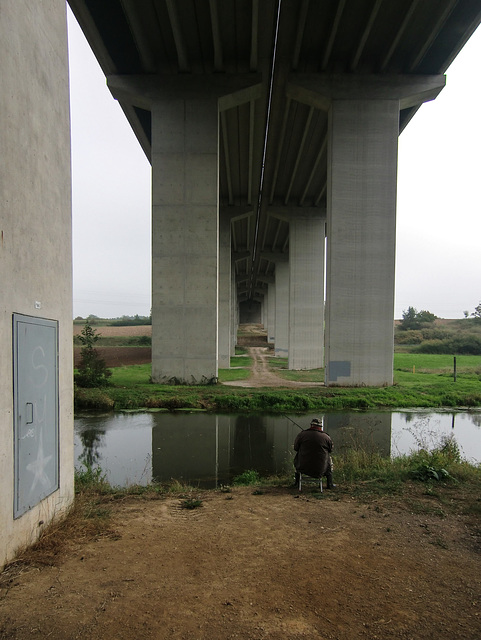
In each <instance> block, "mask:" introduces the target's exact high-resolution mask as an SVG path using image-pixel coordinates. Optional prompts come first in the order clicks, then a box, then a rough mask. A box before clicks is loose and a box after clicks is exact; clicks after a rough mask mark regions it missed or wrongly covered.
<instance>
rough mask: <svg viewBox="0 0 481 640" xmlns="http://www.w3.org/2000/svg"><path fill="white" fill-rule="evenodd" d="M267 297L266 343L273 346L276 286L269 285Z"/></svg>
mask: <svg viewBox="0 0 481 640" xmlns="http://www.w3.org/2000/svg"><path fill="white" fill-rule="evenodd" d="M268 291H269V292H268V294H267V295H268V297H267V306H268V309H269V312H268V313H269V317H268V322H267V342H268V343H269V344H274V343H275V341H276V337H275V336H276V285H275V284H274V283H272V284H269V290H268Z"/></svg>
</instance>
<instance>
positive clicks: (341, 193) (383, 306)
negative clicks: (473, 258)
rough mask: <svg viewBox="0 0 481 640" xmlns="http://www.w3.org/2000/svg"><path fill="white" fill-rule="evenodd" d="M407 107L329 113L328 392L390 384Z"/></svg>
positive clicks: (346, 103)
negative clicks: (401, 130)
mask: <svg viewBox="0 0 481 640" xmlns="http://www.w3.org/2000/svg"><path fill="white" fill-rule="evenodd" d="M398 121H399V102H398V101H397V100H333V101H332V104H331V108H330V112H329V160H328V167H329V169H328V205H327V239H328V240H327V268H326V273H327V280H326V283H327V284H326V289H327V291H326V293H327V296H326V298H327V305H326V376H325V381H326V385H347V386H355V385H360V384H363V385H390V384H392V379H393V373H392V371H393V339H394V338H393V334H394V329H393V325H394V266H395V255H394V252H395V222H396V176H397V140H398Z"/></svg>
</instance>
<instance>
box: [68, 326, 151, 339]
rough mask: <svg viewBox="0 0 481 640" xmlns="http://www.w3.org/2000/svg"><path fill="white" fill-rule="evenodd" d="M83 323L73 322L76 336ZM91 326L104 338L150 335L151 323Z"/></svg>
mask: <svg viewBox="0 0 481 640" xmlns="http://www.w3.org/2000/svg"><path fill="white" fill-rule="evenodd" d="M82 328H83V325H81V324H74V325H73V335H74V336H78V335H79V334H80V332H81V331H82ZM93 328H94V329H96V331H97V333H99V334H100V335H101V336H103V337H104V338H114V337H117V336H121V337H124V336H132V337H137V336H151V335H152V325H148V324H143V325H135V326H132V327H97V326H95V325H93Z"/></svg>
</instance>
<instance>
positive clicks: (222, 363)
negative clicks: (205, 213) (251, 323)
mask: <svg viewBox="0 0 481 640" xmlns="http://www.w3.org/2000/svg"><path fill="white" fill-rule="evenodd" d="M231 284H232V277H231V248H230V217H228V216H222V215H221V216H220V218H219V369H229V368H230V354H231V329H232V326H231V324H232V323H231Z"/></svg>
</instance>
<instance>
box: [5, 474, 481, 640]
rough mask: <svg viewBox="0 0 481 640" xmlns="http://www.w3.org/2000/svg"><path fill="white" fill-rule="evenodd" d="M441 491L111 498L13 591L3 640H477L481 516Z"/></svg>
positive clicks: (454, 491)
mask: <svg viewBox="0 0 481 640" xmlns="http://www.w3.org/2000/svg"><path fill="white" fill-rule="evenodd" d="M429 486H431V491H430V492H427V491H426V489H427V488H428V487H427V486H426V485H423V484H422V483H405V484H404V485H403V489H402V492H401V493H400V492H396V493H394V494H392V493H391V494H386V493H383V494H382V495H379V494H377V492H376V491H375V487H374V485H373V484H372V482H371V483H370V482H369V481H366V482H359V481H358V482H357V483H356V485H344V486H342V487H340V488H338V489H337V490H336V491H335V492H327V491H325V492H324V494H319V493H313V492H312V490H311V489H308V488H307V487H306V488H305V491H303V492H302V493H301V494H299V493H298V492H297V491H296V490H295V489H292V488H289V487H288V486H270V487H269V486H263V487H262V488H261V489H260V488H257V489H255V488H254V487H252V486H250V487H233V488H232V489H231V490H230V491H229V492H228V493H224V492H222V491H207V492H199V491H192V490H190V491H187V490H186V491H184V492H182V491H178V492H177V493H171V494H169V493H167V494H164V495H159V494H157V496H155V494H151V495H150V497H148V496H142V495H124V496H122V495H118V496H117V497H114V496H112V497H109V496H108V495H107V496H104V498H101V497H98V499H97V500H96V501H94V502H93V503H89V505H90V506H88V505H87V504H84V507H85V508H87V506H88V509H89V513H90V517H89V519H88V521H89V522H92V519H93V520H95V519H96V518H97V519H98V518H99V517H104V515H105V512H106V511H107V510H108V511H109V512H110V520H108V522H106V523H104V525H103V526H101V527H99V528H97V529H91V530H90V532H89V531H87V530H86V529H85V528H83V527H80V526H71V527H70V529H69V531H68V535H66V536H64V542H65V545H64V547H63V548H62V547H59V546H57V547H55V546H54V545H50V547H48V548H47V551H48V549H50V552H49V553H47V552H46V551H45V549H44V550H43V551H42V550H41V549H40V550H39V552H38V553H37V558H36V559H35V554H34V555H33V557H32V556H31V557H30V561H29V562H27V563H26V562H25V561H24V560H25V559H23V560H22V558H21V557H20V558H19V559H18V562H17V563H16V564H15V563H14V564H12V565H11V566H10V567H9V568H8V569H7V571H6V572H5V573H4V574H3V575H2V576H1V579H0V638H2V640H10V639H12V640H13V639H15V640H24V639H26V638H32V637H42V638H46V637H48V638H51V639H52V640H64V639H65V638H77V639H79V640H93V639H94V638H95V639H104V638H105V639H107V638H118V639H126V640H130V639H131V638H137V637H142V638H153V639H156V640H163V639H179V640H180V639H187V638H194V639H195V640H204V639H205V640H207V639H208V640H227V639H231V638H232V639H234V638H235V639H237V640H285V639H286V638H289V639H292V640H294V639H300V638H303V639H304V640H318V639H319V638H326V639H327V638H330V639H335V640H351V639H352V638H366V639H373V638H378V639H383V640H388V639H397V638H399V639H401V638H402V639H406V638H416V639H417V640H418V639H420V640H423V639H426V640H427V639H434V638H448V637H450V638H460V637H462V638H465V639H466V640H474V639H475V638H476V639H477V638H479V636H480V634H481V618H480V616H479V602H481V579H480V572H479V557H480V556H479V550H480V547H479V541H480V538H479V513H478V515H477V516H474V515H473V514H472V513H470V514H469V513H467V512H466V509H465V506H466V502H465V500H464V499H463V491H464V490H461V488H460V486H458V485H456V484H451V485H446V486H443V487H439V488H437V487H436V488H434V487H432V485H429ZM186 500H189V501H191V504H192V502H193V501H194V500H195V501H196V503H197V504H199V506H198V508H195V509H186V508H183V505H184V503H185V502H186ZM101 514H103V516H102V515H101ZM47 542H48V539H47Z"/></svg>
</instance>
